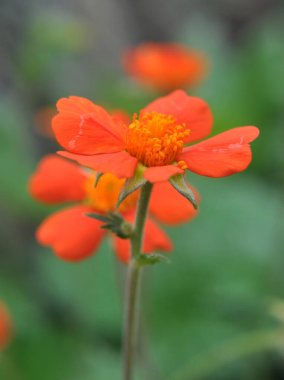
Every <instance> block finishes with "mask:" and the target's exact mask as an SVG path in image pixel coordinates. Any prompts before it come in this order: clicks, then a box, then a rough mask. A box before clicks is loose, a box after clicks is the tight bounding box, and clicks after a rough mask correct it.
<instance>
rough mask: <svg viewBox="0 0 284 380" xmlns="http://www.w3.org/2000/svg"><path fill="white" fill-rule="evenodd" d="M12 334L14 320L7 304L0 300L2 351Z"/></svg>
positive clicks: (0, 347)
mask: <svg viewBox="0 0 284 380" xmlns="http://www.w3.org/2000/svg"><path fill="white" fill-rule="evenodd" d="M11 336H12V321H11V316H10V313H9V312H8V310H7V308H6V306H5V305H4V304H3V303H2V302H0V353H1V351H2V350H3V349H4V348H5V347H6V345H7V344H8V343H9V341H10V339H11Z"/></svg>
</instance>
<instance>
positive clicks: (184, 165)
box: [177, 161, 187, 170]
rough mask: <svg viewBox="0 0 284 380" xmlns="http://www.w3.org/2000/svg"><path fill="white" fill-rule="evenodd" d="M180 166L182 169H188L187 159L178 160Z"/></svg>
mask: <svg viewBox="0 0 284 380" xmlns="http://www.w3.org/2000/svg"><path fill="white" fill-rule="evenodd" d="M177 164H178V167H179V168H180V169H182V170H185V169H187V165H186V162H185V161H178V163H177Z"/></svg>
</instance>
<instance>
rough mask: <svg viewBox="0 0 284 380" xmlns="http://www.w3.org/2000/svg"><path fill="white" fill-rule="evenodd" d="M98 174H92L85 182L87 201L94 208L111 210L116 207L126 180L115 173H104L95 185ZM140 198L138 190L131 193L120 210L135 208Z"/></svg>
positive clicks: (125, 210) (104, 210)
mask: <svg viewBox="0 0 284 380" xmlns="http://www.w3.org/2000/svg"><path fill="white" fill-rule="evenodd" d="M95 181H96V175H95V174H92V175H90V176H89V177H88V178H87V180H86V182H85V185H84V186H85V191H86V202H87V204H88V205H89V206H91V207H92V208H94V210H97V211H100V212H110V211H114V210H115V209H116V207H115V206H116V203H117V201H118V197H119V194H120V192H121V189H122V187H123V185H124V182H125V180H124V179H119V178H117V177H115V176H114V175H113V174H109V173H106V174H104V175H103V176H102V177H101V178H100V180H99V183H98V184H97V186H96V187H95ZM137 198H138V194H137V191H136V192H134V193H132V194H130V195H129V196H128V197H127V198H126V199H125V200H124V201H123V202H122V203H121V204H120V206H119V208H118V210H119V211H121V212H127V211H130V210H131V209H133V208H134V207H135V205H136V202H137Z"/></svg>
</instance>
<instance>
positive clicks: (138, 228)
mask: <svg viewBox="0 0 284 380" xmlns="http://www.w3.org/2000/svg"><path fill="white" fill-rule="evenodd" d="M151 190H152V184H150V183H148V182H147V183H146V184H145V185H144V186H143V187H142V189H141V193H140V198H139V202H138V208H137V213H136V220H135V226H134V231H133V235H132V237H131V261H130V263H129V266H128V275H127V281H126V289H125V310H124V318H125V319H124V340H123V343H124V368H123V379H124V380H131V379H132V374H133V363H134V359H135V356H134V354H135V350H136V336H137V319H138V318H137V317H138V304H139V302H138V298H139V297H138V296H139V288H140V278H141V266H140V264H139V260H138V259H139V256H140V255H141V248H142V242H143V237H144V227H145V221H146V217H147V211H148V204H149V200H150V196H151Z"/></svg>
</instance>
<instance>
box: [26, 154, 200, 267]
mask: <svg viewBox="0 0 284 380" xmlns="http://www.w3.org/2000/svg"><path fill="white" fill-rule="evenodd" d="M124 181H125V180H124V179H119V178H117V177H115V176H114V175H112V174H105V175H103V176H102V177H101V178H100V180H99V182H98V184H97V186H96V187H95V186H94V182H95V173H94V172H90V171H89V172H88V171H84V170H83V169H82V168H81V167H79V166H77V165H75V164H73V163H71V162H68V161H66V160H64V159H62V158H60V157H58V156H56V155H49V156H46V157H45V158H43V160H42V161H41V162H40V163H39V166H38V168H37V170H36V172H35V173H34V174H33V176H32V177H31V179H30V182H29V190H30V193H31V195H32V196H33V197H34V198H36V199H37V200H39V201H41V202H44V203H48V204H58V203H63V202H78V203H77V204H76V205H73V206H69V207H67V208H65V209H63V210H61V211H58V212H55V213H54V214H53V215H51V216H49V217H48V218H47V219H46V220H44V221H43V223H42V224H41V225H40V226H39V228H38V230H37V232H36V237H37V240H38V241H39V243H40V244H42V245H45V246H51V247H52V248H53V250H54V252H55V254H56V255H57V256H59V257H60V258H61V259H64V260H71V261H78V260H82V259H85V258H87V257H89V256H90V255H91V254H92V253H93V252H94V251H96V249H97V248H98V246H99V244H100V242H101V240H102V238H103V237H104V236H105V234H106V230H104V229H102V228H101V226H102V223H101V222H100V221H98V220H96V219H93V218H91V217H89V216H87V215H86V214H87V213H91V212H95V213H100V214H102V215H104V214H106V213H108V212H111V211H114V210H115V206H116V203H117V200H118V197H119V194H120V191H121V189H122V187H123V184H124ZM137 195H138V194H137V192H136V193H133V194H131V195H129V196H128V197H127V198H126V199H125V200H124V201H123V202H122V203H121V205H120V206H119V211H120V213H121V214H122V215H123V217H124V218H125V220H127V221H129V222H132V221H133V220H134V216H135V207H136V202H137ZM149 211H150V217H149V218H148V219H147V221H146V227H145V239H144V247H143V253H151V252H153V251H155V250H162V251H170V250H171V248H172V244H171V241H170V240H169V238H168V237H167V235H166V234H165V233H164V232H163V231H162V230H161V229H160V228H159V227H158V226H157V224H156V223H155V222H154V220H153V219H152V218H156V219H157V220H159V221H160V222H164V223H166V224H170V225H173V224H177V223H181V222H185V221H187V220H190V219H191V218H193V217H194V216H195V215H196V211H195V210H194V208H193V206H192V205H191V204H190V203H189V202H188V201H187V200H186V199H185V198H184V197H183V196H182V195H180V194H179V193H178V192H177V191H176V190H175V189H173V188H172V187H171V186H170V185H169V184H168V183H167V182H165V183H161V184H157V185H155V186H154V189H153V193H152V198H151V201H150V205H149ZM113 244H114V248H115V252H116V254H117V257H118V258H119V259H120V260H121V261H124V262H128V260H129V258H130V243H129V240H127V239H121V238H119V237H117V236H114V235H113Z"/></svg>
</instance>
